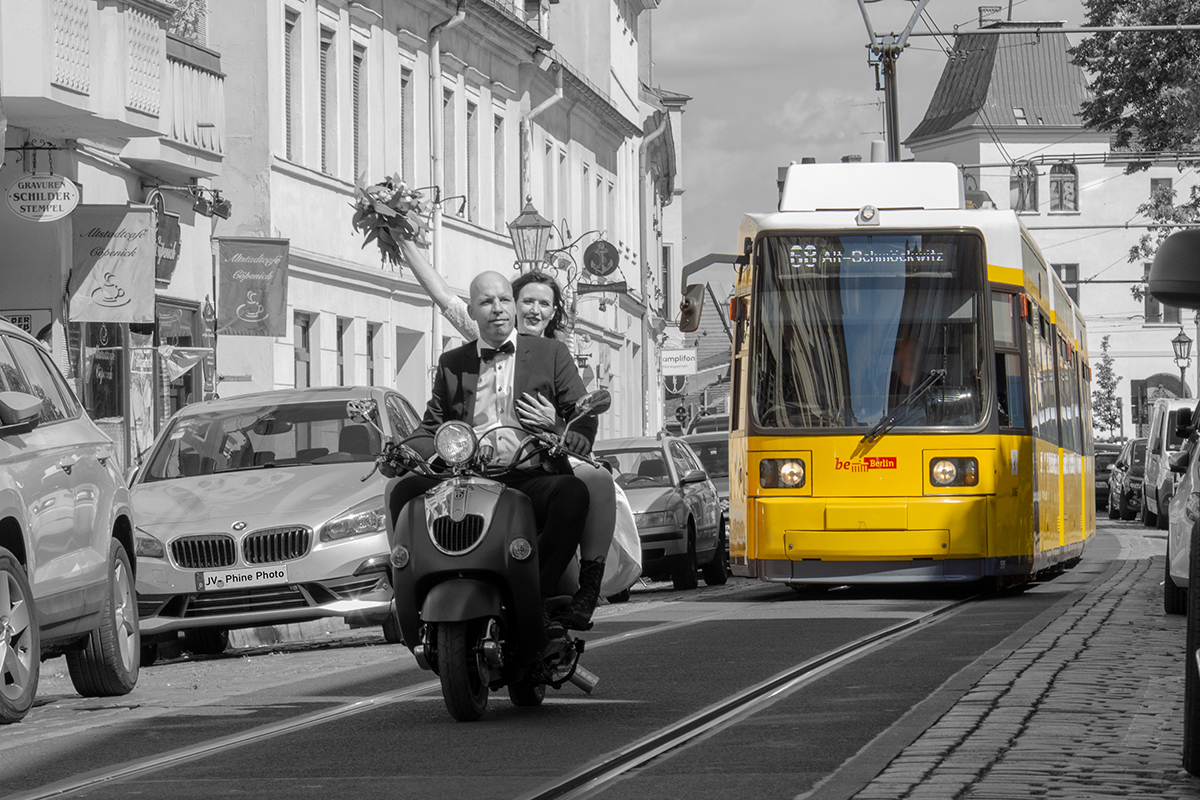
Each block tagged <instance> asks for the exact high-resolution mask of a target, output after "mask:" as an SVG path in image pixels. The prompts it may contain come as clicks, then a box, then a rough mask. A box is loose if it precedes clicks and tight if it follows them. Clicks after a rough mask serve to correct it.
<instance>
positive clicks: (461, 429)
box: [433, 421, 479, 467]
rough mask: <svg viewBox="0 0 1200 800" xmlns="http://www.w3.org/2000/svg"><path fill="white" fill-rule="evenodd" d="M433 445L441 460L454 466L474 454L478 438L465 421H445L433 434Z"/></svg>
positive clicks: (462, 462) (467, 459)
mask: <svg viewBox="0 0 1200 800" xmlns="http://www.w3.org/2000/svg"><path fill="white" fill-rule="evenodd" d="M433 446H434V449H436V450H437V454H438V456H439V457H441V459H442V460H443V461H445V462H446V463H447V464H450V465H451V466H455V467H456V466H458V465H460V464H465V463H467V462H468V461H470V460H471V459H472V458H473V457H474V456H475V451H476V449H477V448H478V446H479V440H478V439H476V438H475V431H474V429H472V428H471V426H470V425H468V424H467V423H465V422H458V421H455V422H446V423H443V424H442V426H441V427H440V428H438V429H437V433H436V434H434V439H433Z"/></svg>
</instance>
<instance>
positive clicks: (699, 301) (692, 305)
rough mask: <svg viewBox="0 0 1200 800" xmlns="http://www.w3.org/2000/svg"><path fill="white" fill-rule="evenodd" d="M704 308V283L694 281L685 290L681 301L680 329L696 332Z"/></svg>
mask: <svg viewBox="0 0 1200 800" xmlns="http://www.w3.org/2000/svg"><path fill="white" fill-rule="evenodd" d="M703 310H704V284H703V283H693V284H691V285H690V286H688V287H687V289H685V290H684V292H683V299H682V300H680V301H679V330H681V331H683V332H684V333H695V332H696V329H697V328H699V327H700V312H702V311H703Z"/></svg>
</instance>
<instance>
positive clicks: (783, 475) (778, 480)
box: [758, 458, 806, 489]
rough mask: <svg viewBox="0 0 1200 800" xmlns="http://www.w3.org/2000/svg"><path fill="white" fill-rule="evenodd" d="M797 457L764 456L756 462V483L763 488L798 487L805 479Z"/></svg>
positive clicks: (800, 461) (801, 464)
mask: <svg viewBox="0 0 1200 800" xmlns="http://www.w3.org/2000/svg"><path fill="white" fill-rule="evenodd" d="M805 477H806V475H805V469H804V461H803V459H799V458H764V459H763V460H762V461H760V462H758V485H759V486H761V487H762V488H764V489H800V488H802V487H803V486H804V480H805Z"/></svg>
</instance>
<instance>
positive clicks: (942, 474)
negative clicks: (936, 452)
mask: <svg viewBox="0 0 1200 800" xmlns="http://www.w3.org/2000/svg"><path fill="white" fill-rule="evenodd" d="M929 480H930V482H931V483H933V485H934V486H975V485H977V484H978V483H979V462H978V461H977V460H976V459H974V458H935V459H933V460H932V461H930V462H929Z"/></svg>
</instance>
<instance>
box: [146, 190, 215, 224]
mask: <svg viewBox="0 0 1200 800" xmlns="http://www.w3.org/2000/svg"><path fill="white" fill-rule="evenodd" d="M147 188H152V189H158V190H159V191H168V192H180V193H183V194H186V195H188V196H189V197H191V198H192V210H193V211H195V212H196V213H197V214H199V215H201V216H203V217H220V218H221V219H229V217H230V215H231V214H233V203H231V202H230V201H229V200H228V199H227V198H225V197H224V196H222V194H221V190H220V189H209V188H208V187H207V186H198V185H196V184H189V185H188V186H167V185H154V184H151V185H148V186H147Z"/></svg>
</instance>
